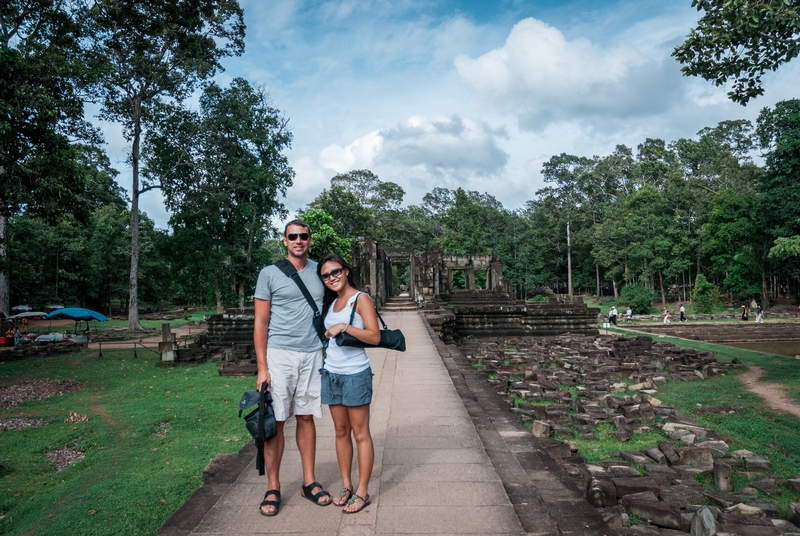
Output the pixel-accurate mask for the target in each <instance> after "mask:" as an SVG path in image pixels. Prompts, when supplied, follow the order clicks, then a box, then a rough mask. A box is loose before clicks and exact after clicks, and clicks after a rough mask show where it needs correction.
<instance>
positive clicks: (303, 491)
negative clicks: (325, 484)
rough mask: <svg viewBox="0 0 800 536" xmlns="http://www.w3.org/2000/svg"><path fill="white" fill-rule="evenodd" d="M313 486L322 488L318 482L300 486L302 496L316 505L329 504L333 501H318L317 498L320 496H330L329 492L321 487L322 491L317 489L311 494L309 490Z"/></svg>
mask: <svg viewBox="0 0 800 536" xmlns="http://www.w3.org/2000/svg"><path fill="white" fill-rule="evenodd" d="M314 488H320V489H322V484H320V483H319V482H312V483H311V484H309V485H308V486H300V495H302V496H303V497H305V498H306V499H308V500H309V501H311V502H313V503H314V504H316V505H317V506H328V505H329V504H331V503H332V502H333V501H328V502H326V503H321V502H319V500H320V499H321V498H322V497H324V496H326V495H327V496H328V497H330V496H331V494H330V493H328V492H327V491H325V490H324V489H322V491H318V492H316V493H315V494H313V495H312V494H311V490H312V489H314Z"/></svg>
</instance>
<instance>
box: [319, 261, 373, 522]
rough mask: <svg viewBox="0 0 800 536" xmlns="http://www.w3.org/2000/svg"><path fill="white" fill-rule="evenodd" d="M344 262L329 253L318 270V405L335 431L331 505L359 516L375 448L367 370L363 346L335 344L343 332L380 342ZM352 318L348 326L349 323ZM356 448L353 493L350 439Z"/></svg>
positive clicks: (367, 501) (370, 312) (366, 297)
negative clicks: (322, 350) (335, 489)
mask: <svg viewBox="0 0 800 536" xmlns="http://www.w3.org/2000/svg"><path fill="white" fill-rule="evenodd" d="M351 272H352V270H351V269H350V266H349V265H348V264H347V262H346V261H345V260H344V259H343V258H342V257H340V256H339V255H337V254H335V253H329V254H328V255H325V256H324V257H323V258H322V260H320V262H319V265H318V266H317V273H318V274H319V278H320V279H321V280H322V282H323V283H324V284H325V297H324V299H323V307H322V310H323V315H324V318H325V328H326V330H327V331H326V332H325V336H326V337H328V338H329V339H330V342H329V343H328V350H327V353H326V357H325V364H324V366H323V367H322V370H320V372H321V373H322V403H323V404H328V405H329V406H330V410H331V417H332V418H333V424H334V427H335V429H336V459H337V461H338V462H339V472H340V473H341V475H342V489H341V491H340V492H339V497H338V498H335V499H334V500H333V504H335V505H336V506H341V507H343V510H344V512H345V513H346V514H354V513H356V512H360V511H361V510H363V509H364V508H366V507H367V505H369V504H370V498H369V479H370V477H371V476H372V465H373V461H374V459H375V449H374V446H373V444H372V435H371V434H370V430H369V411H370V403H371V402H372V368H371V367H370V364H369V357H368V356H367V353H366V352H365V351H364V349H363V348H354V347H349V346H339V345H338V344H337V342H336V336H337V335H339V334H340V333H345V332H347V334H348V335H352V336H353V337H355V338H356V339H358V340H360V341H363V342H365V343H368V344H377V343H378V342H380V340H381V334H380V328H379V327H378V315H377V314H376V312H375V306H374V305H373V304H372V301H371V300H370V299H369V295H368V294H364V293H363V292H360V291H359V290H357V289H356V287H355V285H354V284H353V280H352V279H351V277H350V274H351ZM351 318H352V323H351V321H350V319H351ZM351 434H352V436H353V437H355V440H356V449H357V450H358V475H359V479H358V488H356V489H355V491H354V490H353V482H352V479H351V472H352V465H353V441H352V439H351Z"/></svg>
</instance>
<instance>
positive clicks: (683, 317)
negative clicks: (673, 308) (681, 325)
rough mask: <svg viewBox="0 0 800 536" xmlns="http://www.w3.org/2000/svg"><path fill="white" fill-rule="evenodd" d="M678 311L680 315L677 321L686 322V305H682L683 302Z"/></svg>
mask: <svg viewBox="0 0 800 536" xmlns="http://www.w3.org/2000/svg"><path fill="white" fill-rule="evenodd" d="M680 312H681V317H680V318H679V319H678V321H679V322H686V307H684V306H683V304H681V309H680Z"/></svg>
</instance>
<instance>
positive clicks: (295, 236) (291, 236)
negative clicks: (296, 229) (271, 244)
mask: <svg viewBox="0 0 800 536" xmlns="http://www.w3.org/2000/svg"><path fill="white" fill-rule="evenodd" d="M286 238H287V239H289V242H294V241H295V240H297V239H298V238H299V239H300V240H302V241H303V242H305V241H306V240H308V239H309V234H308V233H290V234H287V235H286Z"/></svg>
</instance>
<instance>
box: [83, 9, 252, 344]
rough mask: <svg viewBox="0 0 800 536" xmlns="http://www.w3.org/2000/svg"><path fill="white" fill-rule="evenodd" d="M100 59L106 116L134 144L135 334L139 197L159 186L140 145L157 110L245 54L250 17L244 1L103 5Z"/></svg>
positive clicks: (94, 25) (91, 15)
mask: <svg viewBox="0 0 800 536" xmlns="http://www.w3.org/2000/svg"><path fill="white" fill-rule="evenodd" d="M86 19H87V20H88V21H89V25H90V31H91V35H92V40H91V45H92V49H91V52H92V55H93V58H94V61H95V64H96V65H97V66H98V67H97V68H98V70H99V71H100V73H101V76H99V77H98V78H97V81H96V83H95V92H96V94H97V95H98V97H99V99H100V101H101V103H102V112H101V114H100V117H101V118H102V119H105V120H108V121H115V122H118V123H121V124H122V127H123V133H124V135H125V137H126V139H127V140H128V141H129V142H130V143H131V151H130V156H129V161H130V164H131V175H132V177H131V259H130V260H131V269H130V280H129V288H130V291H129V292H130V299H129V304H128V329H130V330H137V329H141V325H140V323H139V309H138V308H139V299H138V295H139V292H138V289H139V253H140V251H139V196H140V195H141V194H142V193H144V192H146V191H148V190H151V189H153V188H157V187H159V184H157V183H153V182H144V183H141V182H140V177H139V160H140V144H141V138H142V132H143V128H144V120H146V119H147V116H148V113H149V112H150V108H151V107H152V106H153V105H154V104H155V103H157V102H159V101H165V100H170V99H173V100H176V101H181V100H183V99H184V98H186V97H187V96H188V95H189V94H190V93H191V92H192V91H193V90H194V89H195V88H196V87H197V84H198V82H200V81H201V80H203V79H206V78H208V77H210V76H212V75H213V74H214V73H215V72H216V71H217V70H219V69H220V68H221V66H220V63H219V62H220V59H221V58H223V57H225V56H228V55H231V54H236V55H238V54H241V53H242V51H243V50H244V21H243V13H242V10H241V8H240V7H239V4H238V2H237V1H236V0H147V1H134V2H124V1H120V0H98V1H96V2H94V3H92V5H91V6H90V8H89V10H88V12H87V13H86Z"/></svg>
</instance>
